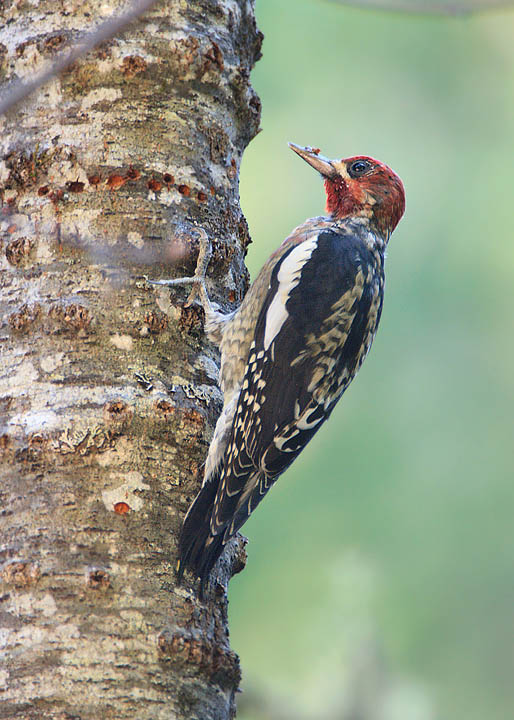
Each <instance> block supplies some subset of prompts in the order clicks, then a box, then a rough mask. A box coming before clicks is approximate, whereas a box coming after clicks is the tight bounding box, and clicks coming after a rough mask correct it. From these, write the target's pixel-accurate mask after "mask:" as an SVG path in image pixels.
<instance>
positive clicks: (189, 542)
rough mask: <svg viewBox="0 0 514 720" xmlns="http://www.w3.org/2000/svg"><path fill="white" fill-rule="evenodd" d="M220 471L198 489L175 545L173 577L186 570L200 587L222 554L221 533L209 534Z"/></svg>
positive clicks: (180, 575) (180, 576) (180, 574)
mask: <svg viewBox="0 0 514 720" xmlns="http://www.w3.org/2000/svg"><path fill="white" fill-rule="evenodd" d="M220 474H221V473H220V471H217V472H216V473H214V475H211V478H209V481H208V482H207V483H206V484H205V485H204V486H203V487H202V489H201V490H200V492H199V493H198V495H197V496H196V498H195V500H194V502H193V504H192V505H191V508H190V509H189V512H188V513H187V515H186V517H185V520H184V525H183V527H182V533H181V536H180V542H179V562H178V567H177V574H178V577H179V579H181V578H182V575H183V573H184V570H185V569H186V567H187V568H190V569H191V570H192V571H193V572H194V573H195V575H196V576H197V577H199V578H200V579H201V580H202V586H204V585H205V584H206V582H207V580H208V576H209V573H210V571H211V570H212V568H213V567H214V565H215V563H216V561H217V559H218V558H219V556H220V555H221V553H222V552H223V548H224V542H223V533H221V534H220V535H214V536H213V535H211V528H210V525H211V514H212V508H213V507H214V500H215V498H216V493H217V491H218V486H219V480H220Z"/></svg>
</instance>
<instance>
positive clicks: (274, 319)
mask: <svg viewBox="0 0 514 720" xmlns="http://www.w3.org/2000/svg"><path fill="white" fill-rule="evenodd" d="M317 245H318V236H317V235H315V236H314V237H313V238H311V239H310V240H306V241H305V242H303V243H301V244H300V245H298V246H297V247H295V249H294V250H292V251H291V252H290V253H289V255H288V256H287V257H286V259H285V260H283V262H282V264H281V266H280V270H279V271H278V276H277V277H278V288H277V293H276V295H275V297H274V298H273V300H272V302H271V304H270V306H269V308H268V312H267V313H266V328H265V333H264V350H267V349H268V348H269V346H270V345H271V343H272V342H273V340H274V339H275V338H276V337H277V335H278V333H279V332H280V330H281V328H282V325H283V324H284V323H285V321H286V320H287V317H288V313H287V310H286V302H287V300H288V298H289V295H290V294H291V291H292V290H294V288H295V287H296V286H297V285H298V283H299V282H300V276H301V274H302V269H303V266H304V265H305V263H306V262H307V261H308V260H309V259H310V257H311V255H312V253H313V252H314V250H315V249H316V247H317Z"/></svg>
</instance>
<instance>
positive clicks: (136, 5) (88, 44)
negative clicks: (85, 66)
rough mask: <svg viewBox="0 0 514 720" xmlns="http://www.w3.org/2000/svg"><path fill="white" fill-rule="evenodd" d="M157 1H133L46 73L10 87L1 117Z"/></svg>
mask: <svg viewBox="0 0 514 720" xmlns="http://www.w3.org/2000/svg"><path fill="white" fill-rule="evenodd" d="M155 2H156V0H134V2H133V3H132V5H131V7H129V8H128V10H126V11H125V12H123V13H121V15H118V16H117V17H112V18H109V19H108V20H105V21H104V22H103V23H101V24H100V25H99V26H98V27H97V28H96V29H95V30H92V31H91V32H90V33H89V34H88V35H86V37H85V38H84V40H83V41H82V42H81V43H79V44H77V45H75V47H73V48H71V50H68V51H64V52H63V53H61V54H60V55H59V56H58V58H57V60H56V61H55V62H54V63H52V65H51V66H50V67H49V68H48V69H47V70H44V71H43V72H41V73H40V74H39V75H36V77H35V78H33V79H32V80H30V81H29V82H23V81H20V82H18V83H15V84H14V85H12V86H10V87H9V88H8V90H7V91H6V93H5V96H4V97H2V98H1V99H0V115H4V114H5V113H6V112H8V110H10V109H11V108H12V107H13V106H14V105H16V104H17V103H19V102H20V101H21V100H23V99H24V98H26V97H27V96H28V95H30V94H31V93H33V92H34V91H35V90H37V89H38V88H40V87H41V86H42V85H45V83H47V82H48V81H49V80H51V79H52V78H53V77H55V76H56V75H58V74H59V73H61V72H63V70H66V68H68V67H69V66H70V65H72V64H73V63H74V62H75V61H76V60H78V59H79V58H80V57H82V55H85V54H86V53H88V52H90V51H91V50H93V49H94V48H95V47H98V45H101V44H102V43H103V42H105V41H106V40H108V39H109V38H111V37H113V35H116V34H118V33H119V32H120V31H121V30H122V29H124V28H125V27H126V26H127V25H129V24H130V23H131V22H133V21H134V20H136V19H137V18H138V17H139V16H140V15H142V14H143V13H144V12H145V11H146V10H148V9H149V8H150V7H151V6H152V5H154V4H155Z"/></svg>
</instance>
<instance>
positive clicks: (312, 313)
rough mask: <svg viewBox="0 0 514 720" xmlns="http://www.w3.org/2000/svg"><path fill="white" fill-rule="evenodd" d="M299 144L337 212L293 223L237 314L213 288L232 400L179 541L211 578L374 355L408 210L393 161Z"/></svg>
mask: <svg viewBox="0 0 514 720" xmlns="http://www.w3.org/2000/svg"><path fill="white" fill-rule="evenodd" d="M290 147H291V148H292V149H293V150H294V151H295V152H296V153H297V154H298V155H299V156H300V157H301V158H303V159H304V160H305V161H306V162H308V163H309V165H311V166H312V167H313V168H314V169H315V170H317V171H318V172H319V173H320V174H321V176H322V177H323V179H324V182H325V190H326V195H327V213H328V215H327V216H326V217H315V218H311V219H310V220H307V221H306V222H304V223H303V225H300V226H299V227H297V228H296V229H295V230H293V232H292V233H291V235H290V236H289V237H288V238H286V239H285V240H284V242H283V243H282V245H281V246H280V247H279V248H278V250H276V251H275V252H274V253H273V255H271V257H270V258H269V260H268V261H267V262H266V264H265V265H264V267H263V268H262V270H261V271H260V273H259V275H258V276H257V278H256V280H255V282H254V283H253V284H252V286H251V287H250V289H249V291H248V293H247V295H246V297H245V298H244V300H243V302H242V304H241V306H240V307H239V308H238V310H236V311H235V312H233V313H230V314H228V315H223V314H221V313H220V312H216V311H214V310H213V308H212V306H210V303H209V301H208V298H207V297H206V292H205V288H203V298H202V301H203V304H204V307H205V310H206V325H205V327H206V332H207V334H208V335H209V337H210V338H211V339H212V340H214V341H215V342H217V343H218V344H219V347H220V350H221V371H220V384H221V389H222V391H223V394H224V406H223V410H222V413H221V415H220V417H219V419H218V422H217V425H216V429H215V432H214V437H213V439H212V442H211V445H210V448H209V453H208V456H207V460H206V465H205V475H204V482H203V485H202V488H201V490H200V492H199V493H198V495H197V497H196V499H195V501H194V502H193V504H192V506H191V508H190V509H189V512H188V513H187V516H186V518H185V521H184V526H183V530H182V536H181V539H180V548H179V554H180V559H179V573H182V572H183V570H184V568H185V567H189V568H191V570H193V572H194V573H195V574H196V575H197V576H198V577H200V578H201V579H202V587H203V586H204V585H205V583H206V582H207V580H208V577H209V573H210V571H211V569H212V567H213V565H214V564H215V562H216V560H217V559H218V558H219V556H220V555H221V553H222V552H223V549H224V547H225V545H226V543H227V542H228V541H229V540H230V538H231V537H232V536H233V535H234V534H235V533H236V532H237V531H238V530H239V528H240V527H241V526H242V525H243V523H244V522H245V521H246V520H247V519H248V517H249V516H250V514H251V513H252V512H253V510H255V508H256V507H257V505H258V504H259V502H260V501H261V500H262V498H263V497H264V495H265V494H266V493H267V492H268V490H269V489H270V487H271V486H272V485H273V484H274V483H275V481H276V480H277V478H278V477H279V475H281V474H282V473H283V472H284V470H286V468H288V467H289V465H291V463H292V462H293V460H294V459H295V458H296V457H297V456H298V454H299V453H300V452H301V451H302V450H303V448H304V447H305V445H306V444H307V443H308V442H309V440H310V439H311V438H312V436H313V435H314V434H315V433H316V432H317V431H318V430H319V428H320V427H321V425H322V423H323V422H324V421H325V420H326V419H327V418H328V417H329V415H330V413H331V412H332V410H333V409H334V406H335V404H336V403H337V401H338V400H339V398H340V397H341V395H342V394H343V392H344V391H345V390H346V388H347V387H348V385H349V383H350V382H351V381H352V379H353V377H354V376H355V374H356V372H357V371H358V369H359V368H360V366H361V365H362V362H363V360H364V358H365V357H366V355H367V353H368V350H369V348H370V346H371V343H372V341H373V338H374V336H375V332H376V330H377V326H378V322H379V320H380V314H381V311H382V300H383V294H384V253H385V249H386V246H387V242H388V240H389V237H390V235H391V233H392V232H393V230H394V229H395V227H396V226H397V224H398V222H399V221H400V218H401V217H402V215H403V212H404V208H405V195H404V190H403V185H402V182H401V180H400V178H399V177H398V176H397V175H396V174H395V173H394V172H393V171H392V170H391V169H390V168H389V167H387V165H384V164H383V163H381V162H378V161H377V160H373V159H372V158H370V157H364V156H357V157H350V158H346V159H343V160H328V159H327V158H325V157H323V156H321V155H320V154H319V150H314V149H311V148H309V147H299V146H297V145H293V144H291V145H290Z"/></svg>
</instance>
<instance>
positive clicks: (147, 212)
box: [0, 0, 262, 720]
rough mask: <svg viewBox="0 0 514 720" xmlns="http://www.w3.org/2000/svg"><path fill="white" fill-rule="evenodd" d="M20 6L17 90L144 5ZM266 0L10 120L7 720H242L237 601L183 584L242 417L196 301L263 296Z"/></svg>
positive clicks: (6, 174)
mask: <svg viewBox="0 0 514 720" xmlns="http://www.w3.org/2000/svg"><path fill="white" fill-rule="evenodd" d="M123 5H124V4H123V3H122V2H119V1H116V0H102V2H101V3H100V2H84V1H83V0H68V1H67V2H56V1H55V0H41V1H40V2H39V3H20V2H15V1H14V0H12V1H11V2H5V3H2V6H1V9H0V63H1V67H0V72H1V75H2V77H3V81H4V87H7V86H8V83H9V82H10V81H11V80H12V79H14V78H16V77H23V76H25V77H28V76H30V75H32V74H33V73H34V72H36V71H37V70H38V69H39V68H41V67H42V66H43V65H44V64H45V63H46V62H48V61H51V59H52V57H54V56H55V53H56V52H58V51H60V50H62V49H63V48H66V47H67V46H70V45H73V44H74V43H75V42H77V41H78V40H80V38H81V37H82V36H83V33H84V32H85V31H86V30H88V29H90V28H91V26H92V24H93V23H95V22H96V21H99V20H102V19H104V18H105V17H107V16H109V15H111V14H113V13H115V12H118V11H119V10H121V9H123ZM261 38H262V36H261V34H260V33H259V32H258V31H257V28H256V25H255V19H254V15H253V1H252V0H195V1H194V2H183V1H182V0H163V1H161V2H158V3H157V4H156V5H155V6H154V7H153V9H152V10H151V11H150V12H148V13H146V14H145V16H144V17H143V18H140V20H139V21H138V22H137V23H135V24H133V25H132V26H131V27H130V28H129V30H128V31H127V32H126V33H125V34H124V35H123V36H122V37H118V38H113V39H112V40H110V41H109V42H107V43H105V44H104V45H102V46H101V48H100V49H98V50H96V51H94V52H93V53H91V54H89V55H88V56H86V57H84V58H83V59H82V60H80V61H79V62H77V63H75V65H73V66H72V68H71V69H70V70H69V71H67V72H66V73H65V74H64V75H62V76H61V77H59V78H57V79H55V80H54V81H52V82H51V83H50V84H48V85H46V86H45V87H43V88H41V89H40V90H39V92H38V93H36V94H35V95H32V96H31V97H30V98H29V99H28V100H26V101H25V102H24V103H23V105H21V106H20V107H18V108H17V109H16V111H12V112H10V113H9V114H8V116H7V117H4V118H2V119H0V126H1V136H0V142H1V144H2V157H3V160H2V161H1V162H0V182H1V197H2V215H1V217H0V221H1V231H2V236H1V237H2V246H1V260H0V262H1V280H0V322H1V328H0V352H1V363H0V657H2V660H1V661H0V718H21V717H23V718H43V717H44V718H81V719H85V718H102V719H105V718H111V717H113V718H114V717H115V718H117V719H119V718H138V720H144V719H145V718H152V719H154V720H155V719H156V718H167V719H169V718H188V720H190V719H191V718H197V719H198V720H209V719H211V718H212V719H213V720H214V719H216V720H218V719H219V720H221V719H225V718H229V717H232V716H233V715H234V712H235V705H234V696H235V692H236V690H237V687H238V684H239V679H240V670H239V661H238V658H237V656H236V655H235V653H234V652H233V651H232V650H231V649H230V646H229V642H228V627H227V599H226V583H227V582H228V577H229V576H230V574H231V573H233V572H235V571H237V570H238V569H241V567H242V564H243V563H244V558H243V556H244V550H243V549H242V543H241V542H240V543H239V545H238V544H237V543H235V545H234V546H233V547H232V554H230V553H229V554H228V556H227V558H226V559H225V562H224V563H222V564H221V568H220V571H219V576H218V581H219V583H218V584H216V583H214V585H213V588H212V590H211V592H210V593H209V595H208V596H207V597H206V598H205V600H204V601H203V602H201V601H200V600H199V599H198V597H197V594H196V589H197V588H196V583H195V582H194V579H193V578H192V577H190V576H188V577H186V580H185V582H184V584H183V585H182V586H177V582H176V579H175V575H174V566H175V563H176V542H177V536H178V532H179V529H180V526H181V523H182V519H183V516H184V513H185V511H186V510H187V508H188V506H189V504H190V502H191V500H192V499H193V497H194V495H195V493H196V491H197V490H198V488H199V485H200V483H201V474H202V467H201V466H202V462H203V460H204V457H205V455H206V451H207V447H208V443H209V439H210V436H211V433H212V430H213V428H214V425H215V421H216V417H217V415H218V413H219V410H220V408H221V403H222V398H221V394H220V391H219V389H218V385H217V373H218V355H217V352H216V350H215V348H213V347H212V346H211V345H210V344H209V343H208V342H207V341H206V340H205V337H204V335H203V332H202V314H201V311H200V310H199V309H197V308H196V307H195V306H193V307H192V308H187V307H185V303H184V298H185V297H186V293H187V291H188V289H186V290H181V289H177V290H172V291H170V290H169V289H165V288H162V287H157V286H153V285H150V284H148V283H147V282H146V281H145V280H144V279H143V277H144V276H145V275H148V276H149V277H152V278H156V279H157V278H161V277H170V276H173V275H177V274H179V275H183V274H185V273H187V274H190V273H192V271H193V269H194V265H195V260H196V254H197V248H198V243H197V239H196V236H195V233H194V232H193V230H194V223H198V224H199V225H200V226H201V227H203V228H204V229H205V230H206V232H207V233H208V235H209V236H210V237H211V239H212V240H213V250H214V253H213V259H212V260H211V264H210V266H209V274H210V275H211V276H214V280H213V281H211V283H210V291H211V294H212V295H214V298H215V299H216V300H217V301H218V302H219V303H220V304H221V305H222V306H223V307H224V308H226V309H227V310H230V309H233V308H234V307H236V305H237V304H238V303H239V302H240V300H241V298H242V295H243V294H244V291H245V290H246V286H247V281H248V280H247V272H246V270H245V267H244V263H243V258H244V253H245V248H246V245H247V244H248V242H249V235H248V231H247V226H246V222H245V219H244V217H243V215H242V213H241V210H240V207H239V198H238V170H239V164H240V160H241V155H242V152H243V150H244V148H245V147H246V145H247V144H248V142H249V141H250V140H251V138H252V137H253V136H254V135H255V134H256V133H257V130H258V124H259V114H260V104H259V100H258V98H257V96H256V95H255V93H254V91H253V90H252V88H251V86H250V84H249V74H250V70H251V68H252V66H253V64H254V62H255V61H256V60H257V59H258V57H259V50H260V44H261Z"/></svg>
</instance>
